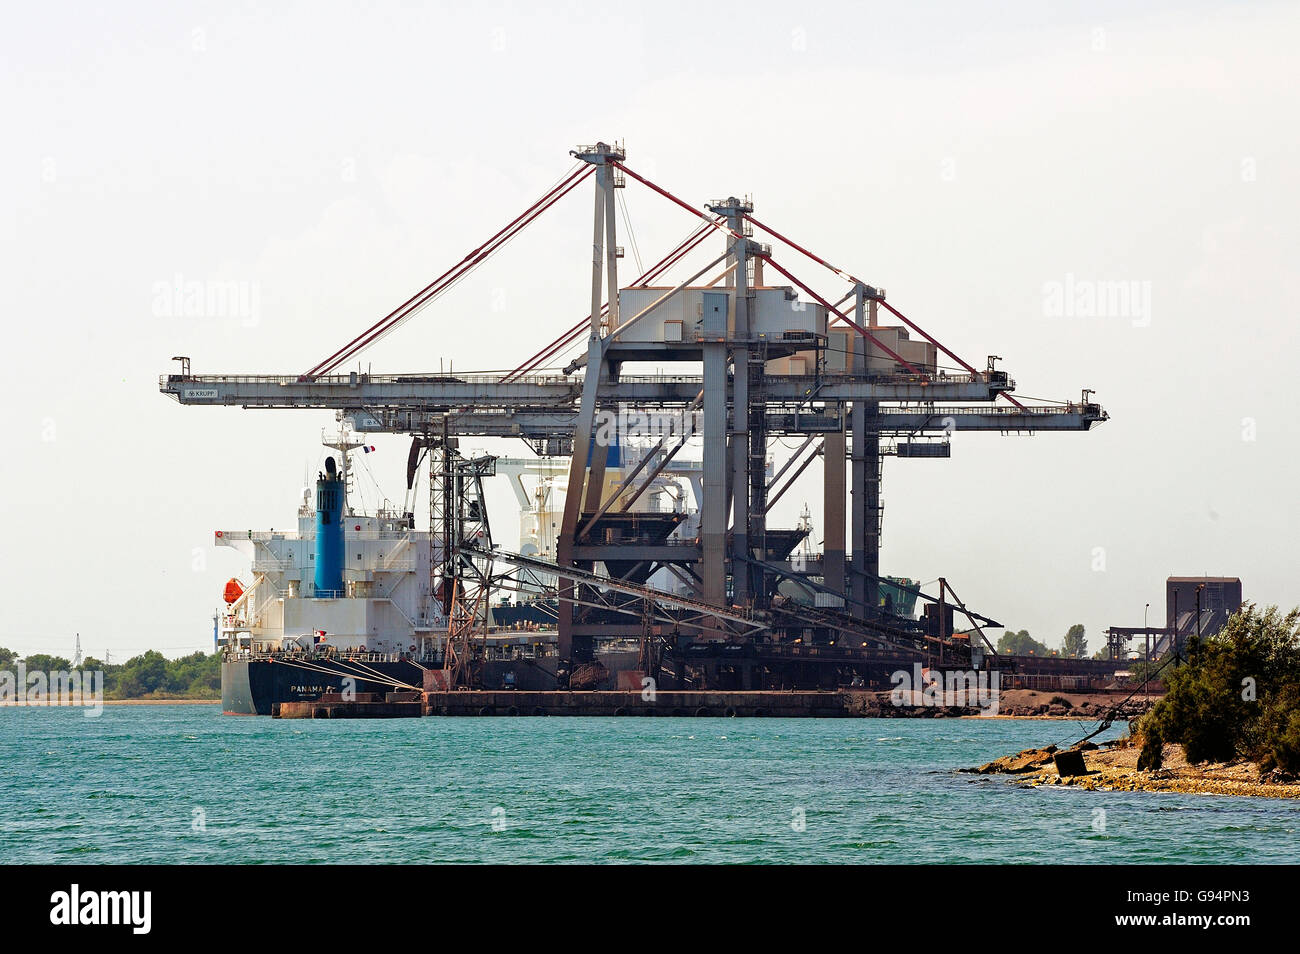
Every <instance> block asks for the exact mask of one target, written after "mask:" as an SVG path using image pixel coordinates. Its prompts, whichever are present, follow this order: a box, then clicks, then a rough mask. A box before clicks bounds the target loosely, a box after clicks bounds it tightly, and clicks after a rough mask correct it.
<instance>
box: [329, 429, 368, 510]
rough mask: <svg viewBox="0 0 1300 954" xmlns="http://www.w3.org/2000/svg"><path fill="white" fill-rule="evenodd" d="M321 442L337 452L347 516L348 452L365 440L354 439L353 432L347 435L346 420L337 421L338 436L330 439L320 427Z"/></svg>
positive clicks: (350, 478) (348, 505)
mask: <svg viewBox="0 0 1300 954" xmlns="http://www.w3.org/2000/svg"><path fill="white" fill-rule="evenodd" d="M320 442H321V444H323V445H324V446H325V447H328V448H330V449H331V450H336V451H338V452H339V471H340V473H341V474H342V475H343V512H344V513H345V514H347V515H348V516H349V517H350V516H352V515H353V512H354V511H353V510H352V502H351V499H350V498H351V490H352V473H351V471H350V470H349V468H348V454H350V453H351V452H352V451H354V450H356V449H357V448H358V447H361V446H362V445H363V444H364V443H365V442H364V441H359V440H357V439H356V435H355V434H353V435H352V436H351V437H350V438H349V436H348V424H347V420H346V419H344V420H341V421H339V436H338V437H337V438H336V439H335V440H333V441H331V440H329V439H328V438H327V437H326V436H325V430H324V429H323V428H322V429H321V439H320Z"/></svg>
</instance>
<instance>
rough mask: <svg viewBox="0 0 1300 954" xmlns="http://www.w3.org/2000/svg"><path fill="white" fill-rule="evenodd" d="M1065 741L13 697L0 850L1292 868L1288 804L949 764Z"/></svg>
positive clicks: (1061, 732) (0, 753)
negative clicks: (1031, 781) (274, 714)
mask: <svg viewBox="0 0 1300 954" xmlns="http://www.w3.org/2000/svg"><path fill="white" fill-rule="evenodd" d="M1081 734H1082V732H1080V731H1079V730H1078V727H1076V726H1075V725H1074V724H1073V723H1065V722H1045V721H1030V720H1025V721H1015V720H989V721H983V720H977V719H963V720H948V719H941V720H913V719H890V720H881V719H866V720H841V719H836V720H814V719H789V720H787V719H751V720H744V719H673V718H662V719H643V718H628V719H585V718H516V719H506V718H497V719H491V718H476V719H445V718H441V719H439V718H430V719H399V720H392V721H387V720H377V721H337V722H331V721H280V720H272V719H265V718H234V717H229V716H222V715H221V714H220V711H219V708H218V707H217V706H112V707H108V708H106V709H105V710H104V712H103V715H102V716H101V717H99V718H97V719H87V718H85V717H84V716H83V715H82V713H81V712H80V711H76V710H67V709H9V708H6V709H2V710H0V764H3V766H4V771H3V772H2V773H0V861H3V862H6V863H14V862H81V863H134V862H166V863H190V862H217V863H257V862H290V861H293V862H321V863H335V862H380V861H404V862H446V861H451V862H626V861H669V862H867V863H869V862H926V863H944V862H1038V861H1052V862H1103V861H1104V862H1137V863H1141V862H1190V863H1222V862H1246V863H1262V862H1284V861H1285V862H1292V861H1294V860H1295V854H1296V849H1297V845H1298V844H1300V838H1297V828H1300V804H1297V803H1296V802H1293V801H1285V800H1274V799H1248V798H1237V797H1222V796H1192V795H1169V794H1145V793H1118V792H1105V793H1096V792H1080V791H1074V790H1071V789H1061V788H1040V789H1026V788H1020V787H1018V786H1017V785H1015V784H1014V783H1012V782H1009V781H1007V780H1006V779H1005V778H984V777H972V776H968V775H959V774H956V773H954V771H953V770H954V769H956V768H958V767H961V766H968V765H975V764H979V763H982V762H985V761H988V760H989V759H992V758H994V757H996V756H999V755H1003V754H1006V753H1009V752H1014V751H1018V750H1020V749H1023V748H1026V747H1029V746H1031V745H1045V744H1047V743H1050V742H1056V741H1061V740H1064V741H1067V742H1068V741H1073V739H1075V738H1078V736H1079V735H1081ZM1099 809H1104V812H1105V816H1104V822H1105V830H1104V831H1099V830H1097V829H1098V827H1099V826H1098V822H1099V821H1100V819H1101V816H1100V815H1099V814H1098V810H1099Z"/></svg>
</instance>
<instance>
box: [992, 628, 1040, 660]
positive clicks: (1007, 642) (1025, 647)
mask: <svg viewBox="0 0 1300 954" xmlns="http://www.w3.org/2000/svg"><path fill="white" fill-rule="evenodd" d="M998 652H999V653H1000V654H1001V655H1004V656H1029V655H1034V656H1050V655H1051V654H1052V651H1051V650H1050V649H1048V648H1047V647H1046V646H1044V645H1043V644H1042V643H1040V642H1039V641H1038V640H1036V639H1034V637H1032V636H1030V635H1029V630H1027V629H1022V630H1021V631H1020V632H1018V633H1017V632H1013V631H1012V630H1010V629H1008V630H1007V631H1006V632H1005V633H1003V634H1002V635H1001V636H999V637H998Z"/></svg>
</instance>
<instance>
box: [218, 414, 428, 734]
mask: <svg viewBox="0 0 1300 954" xmlns="http://www.w3.org/2000/svg"><path fill="white" fill-rule="evenodd" d="M322 443H324V444H325V446H326V447H327V448H329V449H332V450H333V451H334V452H335V454H334V455H331V456H328V457H326V459H325V466H324V470H323V471H321V472H320V473H319V474H318V475H317V478H316V483H315V488H314V495H313V490H312V488H311V487H307V488H304V490H303V499H302V504H301V506H300V507H299V508H298V522H297V529H296V530H295V531H289V532H285V531H277V530H268V531H257V530H217V531H216V532H215V537H214V541H213V542H214V543H215V544H216V545H217V546H222V547H230V548H232V549H234V550H236V551H237V552H239V553H240V554H242V555H243V556H244V557H245V558H247V559H248V560H249V563H250V569H251V572H252V582H251V583H250V584H248V585H245V584H244V583H242V582H241V581H239V580H238V579H232V580H230V581H229V582H228V583H227V584H226V588H225V592H224V594H223V596H224V599H225V603H226V605H225V609H224V610H223V611H222V612H221V614H220V623H219V627H218V632H217V648H218V650H219V652H220V653H221V655H222V666H221V702H222V709H223V711H225V712H226V713H229V714H232V715H271V714H272V712H273V709H274V706H275V704H276V703H278V702H288V701H311V700H315V699H318V698H320V697H321V696H322V695H323V694H325V693H387V692H393V691H402V690H418V689H420V688H421V687H422V685H423V672H424V670H425V669H427V668H430V667H432V666H435V665H441V655H442V651H443V641H444V639H445V636H446V632H447V617H446V614H445V612H444V610H443V607H442V605H441V604H440V603H439V601H438V599H437V597H436V595H435V594H433V593H431V592H430V582H431V581H430V574H429V561H430V559H431V557H432V554H433V548H432V546H431V541H430V539H429V534H428V532H427V531H419V530H416V529H415V520H414V514H413V512H411V511H409V510H407V509H405V508H401V509H393V508H380V509H378V510H377V511H376V512H375V513H373V514H365V513H361V512H359V511H357V510H355V509H354V508H353V507H352V506H351V505H350V503H349V499H348V492H349V482H350V478H351V475H350V468H349V456H350V455H351V454H353V453H354V452H356V451H357V450H359V449H360V450H362V451H363V452H369V451H370V450H373V448H372V447H370V446H369V445H367V444H365V443H363V442H362V441H360V440H358V439H356V438H355V437H353V436H349V434H348V433H347V431H346V430H342V431H340V433H339V434H338V436H337V437H336V438H334V439H323V440H322Z"/></svg>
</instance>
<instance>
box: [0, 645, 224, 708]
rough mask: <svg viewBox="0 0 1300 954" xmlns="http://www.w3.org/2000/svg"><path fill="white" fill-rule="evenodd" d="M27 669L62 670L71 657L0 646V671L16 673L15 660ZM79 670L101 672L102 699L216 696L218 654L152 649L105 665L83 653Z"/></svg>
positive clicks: (218, 691)
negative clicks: (176, 654) (176, 655)
mask: <svg viewBox="0 0 1300 954" xmlns="http://www.w3.org/2000/svg"><path fill="white" fill-rule="evenodd" d="M19 662H22V664H23V665H24V666H25V667H26V668H27V671H28V672H29V673H31V672H66V671H69V670H71V669H72V660H70V659H67V658H66V657H63V656H51V655H49V654H48V653H32V654H31V655H29V656H24V657H20V656H19V655H18V654H17V653H16V652H14V651H13V650H12V649H6V648H4V647H3V646H0V671H5V670H7V671H9V672H12V673H14V674H15V676H16V675H17V671H18V663H19ZM78 668H79V669H80V670H82V671H83V672H103V674H104V698H106V699H219V698H221V657H220V656H218V655H217V654H215V653H213V654H210V655H209V654H207V653H202V652H197V653H190V654H189V655H188V656H181V657H180V658H179V659H168V658H167V657H166V656H164V655H163V654H162V653H160V652H158V651H157V650H156V649H150V650H148V651H147V652H145V653H142V654H141V655H139V656H133V657H132V658H130V659H128V660H127V661H126V662H124V663H110V664H107V665H105V663H104V662H103V661H102V660H99V659H96V658H95V657H93V656H87V657H86V658H85V659H84V660H82V663H81V665H80V666H79V667H78Z"/></svg>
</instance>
